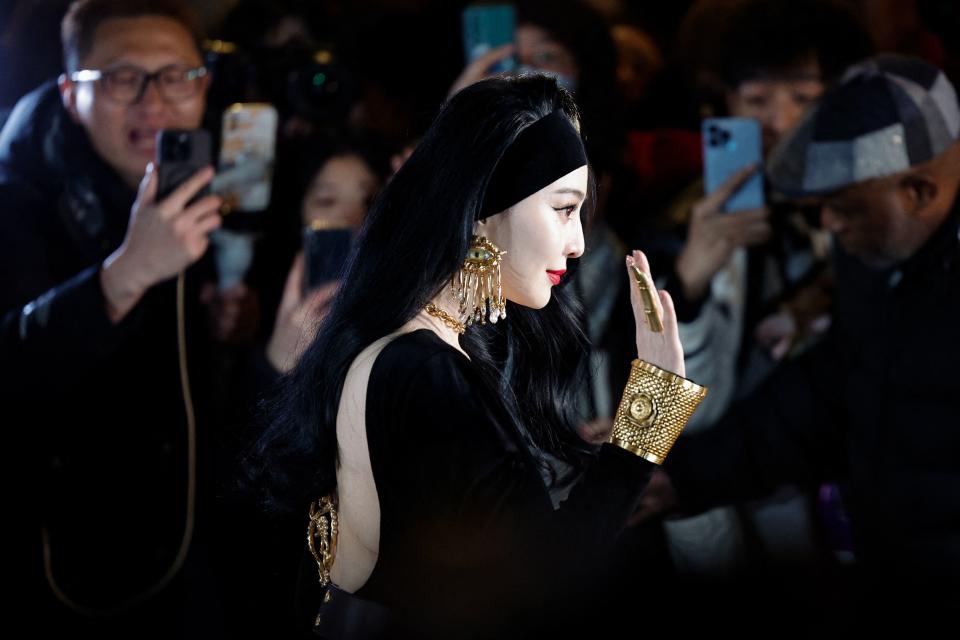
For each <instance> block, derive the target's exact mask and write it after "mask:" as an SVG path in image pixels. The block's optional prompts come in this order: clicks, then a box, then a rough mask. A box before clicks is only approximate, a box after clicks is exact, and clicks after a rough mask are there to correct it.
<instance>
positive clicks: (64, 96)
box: [57, 73, 80, 122]
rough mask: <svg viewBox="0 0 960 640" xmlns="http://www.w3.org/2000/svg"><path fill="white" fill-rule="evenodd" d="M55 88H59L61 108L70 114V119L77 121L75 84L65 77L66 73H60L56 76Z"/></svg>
mask: <svg viewBox="0 0 960 640" xmlns="http://www.w3.org/2000/svg"><path fill="white" fill-rule="evenodd" d="M57 88H58V89H59V90H60V101H61V102H62V103H63V108H64V109H66V111H67V113H68V114H70V119H71V120H73V121H74V122H79V121H80V117H79V115H77V84H76V83H75V82H74V81H73V80H71V79H70V78H68V77H67V74H65V73H61V74H60V77H58V78H57Z"/></svg>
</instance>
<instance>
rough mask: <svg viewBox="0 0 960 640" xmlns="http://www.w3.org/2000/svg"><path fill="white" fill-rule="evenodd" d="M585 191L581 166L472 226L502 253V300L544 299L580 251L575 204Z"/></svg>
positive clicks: (535, 302)
mask: <svg viewBox="0 0 960 640" xmlns="http://www.w3.org/2000/svg"><path fill="white" fill-rule="evenodd" d="M586 192H587V166H586V165H584V166H582V167H580V168H579V169H575V170H573V171H571V172H570V173H568V174H567V175H565V176H563V177H561V178H559V179H558V180H556V181H554V182H553V183H552V184H549V185H547V186H546V187H544V188H543V189H540V190H539V191H537V192H536V193H534V194H532V195H530V196H528V197H526V198H524V199H523V200H521V201H520V202H518V203H517V204H515V205H513V206H512V207H510V208H509V209H507V210H506V211H504V212H502V213H498V214H496V215H494V216H490V217H489V218H487V219H486V221H484V222H478V223H477V224H476V225H475V227H474V233H476V234H477V235H482V236H486V237H487V238H488V239H489V240H490V241H491V242H492V243H493V244H495V245H496V246H497V247H499V248H500V249H502V250H504V251H506V252H507V253H506V255H504V256H503V263H502V266H501V277H502V283H503V295H504V296H505V297H506V298H507V299H508V300H510V301H511V302H514V303H516V304H519V305H523V306H525V307H529V308H532V309H542V308H543V307H545V306H546V305H547V303H548V302H550V295H551V289H552V288H553V287H554V286H555V285H557V284H558V283H559V281H560V278H561V276H562V275H563V273H564V272H565V271H566V269H567V260H568V259H569V258H578V257H580V256H581V255H583V225H582V223H581V222H580V208H581V206H582V205H583V200H584V198H585V197H586V196H585V194H586Z"/></svg>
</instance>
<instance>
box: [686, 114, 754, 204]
mask: <svg viewBox="0 0 960 640" xmlns="http://www.w3.org/2000/svg"><path fill="white" fill-rule="evenodd" d="M701 133H702V137H703V178H704V188H705V190H706V192H707V193H708V194H710V193H713V192H714V191H716V190H717V189H718V188H719V187H720V185H722V184H723V183H724V182H726V180H727V179H728V178H729V177H730V176H731V175H733V174H734V173H736V172H737V171H739V170H740V169H742V168H744V167H746V166H747V165H751V164H752V165H757V166H760V165H761V163H762V161H763V155H762V153H763V150H762V145H761V136H760V123H758V122H757V121H756V120H754V119H753V118H706V119H705V120H704V121H703V124H702V127H701ZM763 203H764V196H763V172H762V171H759V170H758V171H757V172H756V173H754V174H753V175H752V176H750V178H749V179H748V180H747V181H746V182H745V183H744V184H743V186H741V187H740V188H739V189H738V190H737V191H736V192H735V193H734V194H733V195H732V196H730V198H728V199H727V201H726V202H724V203H723V210H724V211H728V212H732V211H743V210H745V209H757V208H759V207H762V206H763Z"/></svg>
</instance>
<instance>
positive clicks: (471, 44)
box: [463, 4, 517, 73]
mask: <svg viewBox="0 0 960 640" xmlns="http://www.w3.org/2000/svg"><path fill="white" fill-rule="evenodd" d="M515 25H516V12H515V10H514V8H513V5H509V4H482V5H469V6H467V7H466V8H465V9H464V10H463V52H464V56H465V57H466V60H467V63H468V64H469V63H471V62H473V61H474V60H476V59H477V58H479V57H480V56H482V55H483V54H485V53H486V52H488V51H490V50H491V49H495V48H497V47H499V46H502V45H505V44H512V43H513V41H514V37H515V36H514V30H515ZM516 66H517V61H516V60H515V59H514V57H513V56H510V57H509V58H506V59H504V60H503V61H501V62H499V63H497V64H496V65H494V66H493V67H491V71H493V72H494V73H504V72H507V71H513V70H514V69H515V68H516Z"/></svg>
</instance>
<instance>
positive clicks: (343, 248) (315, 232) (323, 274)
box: [303, 225, 353, 289]
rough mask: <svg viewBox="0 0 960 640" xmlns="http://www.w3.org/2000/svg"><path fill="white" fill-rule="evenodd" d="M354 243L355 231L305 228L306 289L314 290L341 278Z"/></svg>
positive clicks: (312, 226) (320, 227)
mask: <svg viewBox="0 0 960 640" xmlns="http://www.w3.org/2000/svg"><path fill="white" fill-rule="evenodd" d="M352 243H353V231H352V230H350V229H342V228H329V227H324V226H322V225H311V226H307V227H304V230H303V256H304V260H305V262H306V264H305V265H304V267H305V273H304V278H303V281H304V287H305V288H306V289H313V288H315V287H318V286H320V285H322V284H324V283H325V282H330V281H331V280H336V279H337V278H339V277H340V273H341V271H343V267H344V264H345V263H346V261H347V257H348V256H349V255H350V247H351V245H352Z"/></svg>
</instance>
